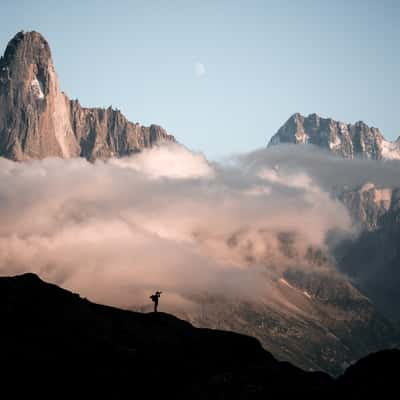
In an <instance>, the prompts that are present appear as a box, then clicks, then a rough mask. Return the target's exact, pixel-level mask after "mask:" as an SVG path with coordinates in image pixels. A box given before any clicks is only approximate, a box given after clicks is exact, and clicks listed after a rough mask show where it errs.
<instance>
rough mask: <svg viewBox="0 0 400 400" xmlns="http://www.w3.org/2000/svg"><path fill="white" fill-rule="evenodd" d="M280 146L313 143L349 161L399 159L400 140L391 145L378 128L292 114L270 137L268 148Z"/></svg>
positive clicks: (359, 123)
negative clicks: (353, 159)
mask: <svg viewBox="0 0 400 400" xmlns="http://www.w3.org/2000/svg"><path fill="white" fill-rule="evenodd" d="M279 143H293V144H313V145H316V146H318V147H320V148H322V149H325V150H327V151H329V152H331V153H333V154H335V155H339V156H342V157H344V158H351V159H352V158H356V157H360V158H366V159H372V160H398V159H400V138H398V139H397V140H396V141H395V142H390V141H388V140H386V139H385V137H384V136H383V134H382V133H381V132H380V130H379V129H378V128H373V127H369V126H368V125H366V124H365V123H364V122H362V121H359V122H356V123H355V124H348V123H344V122H339V121H335V120H333V119H331V118H321V117H320V116H318V115H317V114H310V115H309V116H308V117H304V116H303V115H301V114H299V113H296V114H293V115H292V116H291V117H290V118H289V119H288V120H287V121H286V122H285V123H284V124H283V125H282V127H281V128H279V130H278V132H277V133H275V135H273V136H272V138H271V140H270V142H269V144H268V146H272V145H276V144H279Z"/></svg>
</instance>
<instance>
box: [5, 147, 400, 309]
mask: <svg viewBox="0 0 400 400" xmlns="http://www.w3.org/2000/svg"><path fill="white" fill-rule="evenodd" d="M324 157H325V156H324ZM327 164H328V166H326V165H327ZM327 164H326V161H325V159H323V158H322V156H321V155H320V154H319V153H318V152H314V151H310V152H309V151H308V150H304V152H303V150H301V151H300V152H298V150H297V149H296V151H294V148H291V147H285V146H283V147H282V148H281V149H278V150H275V149H268V150H260V151H257V152H253V153H250V154H246V155H241V156H237V157H234V158H233V159H232V160H231V162H230V163H228V164H226V165H221V164H210V163H209V162H208V161H207V160H206V159H205V158H204V157H203V156H202V155H201V154H196V153H192V152H190V151H189V150H187V149H185V148H184V147H182V146H179V145H175V144H169V145H163V146H160V147H156V148H154V149H152V150H146V151H144V152H143V153H141V154H139V155H134V156H132V157H128V158H121V159H111V160H108V161H96V162H95V163H93V164H92V163H89V162H87V161H85V160H83V159H70V160H62V159H56V158H53V159H45V160H42V161H30V162H24V163H15V162H12V161H9V160H6V159H0V218H1V221H2V223H1V224H0V273H1V274H3V275H5V274H17V273H22V272H26V271H32V272H35V273H38V274H39V275H40V276H41V277H42V278H43V279H46V280H49V281H52V282H54V283H57V284H60V285H62V286H63V287H66V288H68V289H72V290H74V291H77V292H79V293H81V294H82V295H84V296H87V297H89V298H91V299H92V300H95V301H98V302H103V303H108V304H114V305H118V306H122V307H138V306H141V305H142V304H145V303H147V302H148V296H149V294H150V293H151V292H152V291H154V290H163V291H164V292H165V293H168V296H165V300H163V304H167V306H171V307H172V306H174V305H176V304H180V305H181V306H182V305H183V306H185V307H189V306H190V305H191V304H193V298H194V297H196V296H201V295H203V294H204V293H210V294H223V295H224V296H233V297H236V298H237V297H244V298H250V299H251V298H263V299H266V301H268V296H273V293H274V292H273V291H272V290H270V286H271V282H273V281H274V280H276V279H279V277H281V276H282V274H283V273H284V271H285V270H286V269H287V268H290V267H292V266H296V267H297V268H311V267H312V266H311V265H310V264H309V263H308V261H307V259H306V257H305V255H306V254H307V252H308V251H309V249H310V248H318V249H323V250H327V247H326V240H327V235H328V233H329V232H332V231H341V232H351V231H352V229H353V228H352V222H351V219H350V217H349V214H348V212H347V210H346V209H345V207H344V206H343V205H342V204H341V203H340V202H339V201H337V200H335V199H334V198H332V196H331V195H330V193H329V190H328V187H329V186H330V185H332V184H338V183H340V182H341V180H342V179H344V178H341V177H337V176H336V174H335V169H336V170H337V171H339V172H338V173H340V174H344V173H346V174H347V176H350V177H351V179H350V180H352V181H354V182H356V181H357V179H359V180H362V179H364V178H365V177H366V175H368V174H369V172H368V171H366V169H365V168H364V167H365V165H372V163H367V164H365V165H364V164H358V162H355V163H347V162H344V161H343V160H338V159H333V158H332V159H329V160H328V161H327ZM357 165H360V166H361V165H362V166H363V167H362V168H361V167H360V168H359V169H358V172H354V171H353V172H352V171H349V169H351V168H354V166H357ZM357 168H358V167H357ZM371 168H372V169H373V170H374V171H375V175H376V177H381V173H383V171H385V176H386V178H387V177H388V175H387V174H386V168H389V170H391V168H392V167H391V165H389V164H387V165H385V166H382V168H383V169H382V170H381V169H380V168H381V167H376V166H373V167H371ZM352 174H353V175H354V176H353V175H352ZM368 177H369V178H371V175H370V174H369V175H368ZM383 177H384V175H382V177H381V178H382V179H384V178H383ZM386 178H385V179H386ZM392 178H393V179H395V177H394V176H393V177H391V175H390V174H389V179H392ZM271 300H272V299H271Z"/></svg>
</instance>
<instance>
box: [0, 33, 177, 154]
mask: <svg viewBox="0 0 400 400" xmlns="http://www.w3.org/2000/svg"><path fill="white" fill-rule="evenodd" d="M159 141H175V138H174V137H173V136H171V135H169V134H167V132H166V131H165V130H164V129H163V128H161V127H160V126H158V125H151V126H150V127H144V126H141V125H139V124H138V123H132V122H129V121H128V120H127V119H126V118H125V117H124V116H123V115H122V113H121V112H120V111H118V110H113V109H112V108H111V107H109V108H107V109H102V108H84V107H82V106H81V105H80V104H79V101H78V100H69V98H68V97H67V95H66V94H64V93H63V92H61V90H60V85H59V82H58V78H57V74H56V71H55V68H54V64H53V61H52V57H51V51H50V47H49V45H48V43H47V41H46V40H45V39H44V38H43V36H42V35H41V34H40V33H38V32H27V33H24V32H19V33H18V34H17V35H15V37H14V38H13V39H12V40H11V41H10V42H9V44H8V46H7V48H6V51H5V53H4V56H3V57H2V58H1V59H0V156H3V157H7V158H10V159H12V160H28V159H42V158H45V157H49V156H57V157H63V158H69V157H85V158H87V159H89V160H94V159H96V158H106V157H113V156H124V155H129V154H131V153H135V152H137V151H139V150H140V149H143V148H146V147H151V146H152V145H153V144H155V143H157V142H159Z"/></svg>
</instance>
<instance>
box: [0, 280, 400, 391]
mask: <svg viewBox="0 0 400 400" xmlns="http://www.w3.org/2000/svg"><path fill="white" fill-rule="evenodd" d="M0 319H1V329H0V352H1V367H0V368H1V371H0V372H1V377H2V383H3V390H6V389H7V390H12V391H13V392H14V395H15V396H16V395H18V394H20V393H22V392H25V393H27V394H29V395H30V396H32V395H34V394H40V395H42V396H45V395H52V396H54V397H55V398H57V397H60V396H61V395H69V396H70V397H78V398H81V397H82V396H83V395H90V396H91V397H93V396H98V395H101V396H104V395H107V396H109V397H110V398H119V397H125V396H124V394H126V393H128V394H129V397H132V398H135V397H137V398H144V396H146V398H153V397H154V396H156V395H162V396H168V398H169V396H173V398H188V399H207V398H222V399H224V398H231V399H232V398H234V399H236V398H243V399H247V398H266V397H269V396H271V395H273V394H275V395H278V394H279V396H282V395H284V394H293V395H299V394H306V395H308V397H313V398H319V397H320V396H325V397H326V396H329V397H330V396H331V395H334V394H335V395H336V394H337V395H339V394H340V393H337V392H338V391H342V390H345V391H352V392H357V391H358V386H362V387H363V388H366V387H367V388H368V387H370V389H372V387H371V385H374V384H377V385H378V386H377V388H378V389H379V390H381V389H380V387H382V385H383V386H384V387H385V389H387V388H388V385H390V384H392V385H394V379H392V378H391V376H389V374H386V375H383V376H382V378H381V379H378V380H373V379H368V380H367V381H365V380H364V379H363V378H362V377H364V376H369V375H368V374H369V373H371V374H376V373H379V372H380V371H382V369H383V368H384V366H385V365H386V360H389V364H388V365H389V367H390V369H391V370H392V369H393V368H394V367H395V365H397V363H398V362H399V361H400V355H399V353H400V352H399V351H391V352H383V353H381V354H380V355H374V356H371V357H369V358H367V359H365V360H362V361H361V362H360V363H359V364H357V365H356V366H353V367H351V368H349V370H348V371H347V372H346V374H345V375H344V376H343V377H342V378H340V379H339V380H338V381H334V380H333V379H332V378H330V377H329V376H328V375H326V374H323V373H310V372H304V371H302V370H300V369H298V368H296V367H294V366H292V365H290V364H288V363H282V362H278V361H277V360H275V359H274V357H273V356H272V355H271V354H269V353H268V352H266V351H265V350H263V348H262V347H261V345H260V344H259V342H258V341H257V340H256V339H254V338H251V337H248V336H243V335H239V334H235V333H231V332H223V331H216V330H208V329H198V328H194V327H193V326H191V325H190V324H189V323H187V322H185V321H181V320H179V319H177V318H175V317H173V316H171V315H168V314H164V313H157V314H154V313H151V314H141V313H134V312H130V311H123V310H119V309H116V308H112V307H107V306H102V305H98V304H94V303H91V302H89V301H87V300H85V299H82V298H80V297H79V295H76V294H73V293H71V292H68V291H66V290H63V289H61V288H59V287H57V286H55V285H50V284H47V283H45V282H43V281H41V280H40V279H39V278H38V277H37V276H35V275H33V274H25V275H21V276H16V277H3V278H0ZM371 371H372V372H371ZM392 376H394V375H392ZM360 377H361V378H360ZM387 377H389V378H390V379H391V380H390V379H387Z"/></svg>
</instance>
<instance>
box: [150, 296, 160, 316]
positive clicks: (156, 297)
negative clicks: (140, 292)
mask: <svg viewBox="0 0 400 400" xmlns="http://www.w3.org/2000/svg"><path fill="white" fill-rule="evenodd" d="M161 293H162V292H158V291H157V292H155V293H154V294H152V295H151V296H150V299H151V301H152V302H153V303H154V312H157V307H158V299H159V298H160V296H161Z"/></svg>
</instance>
